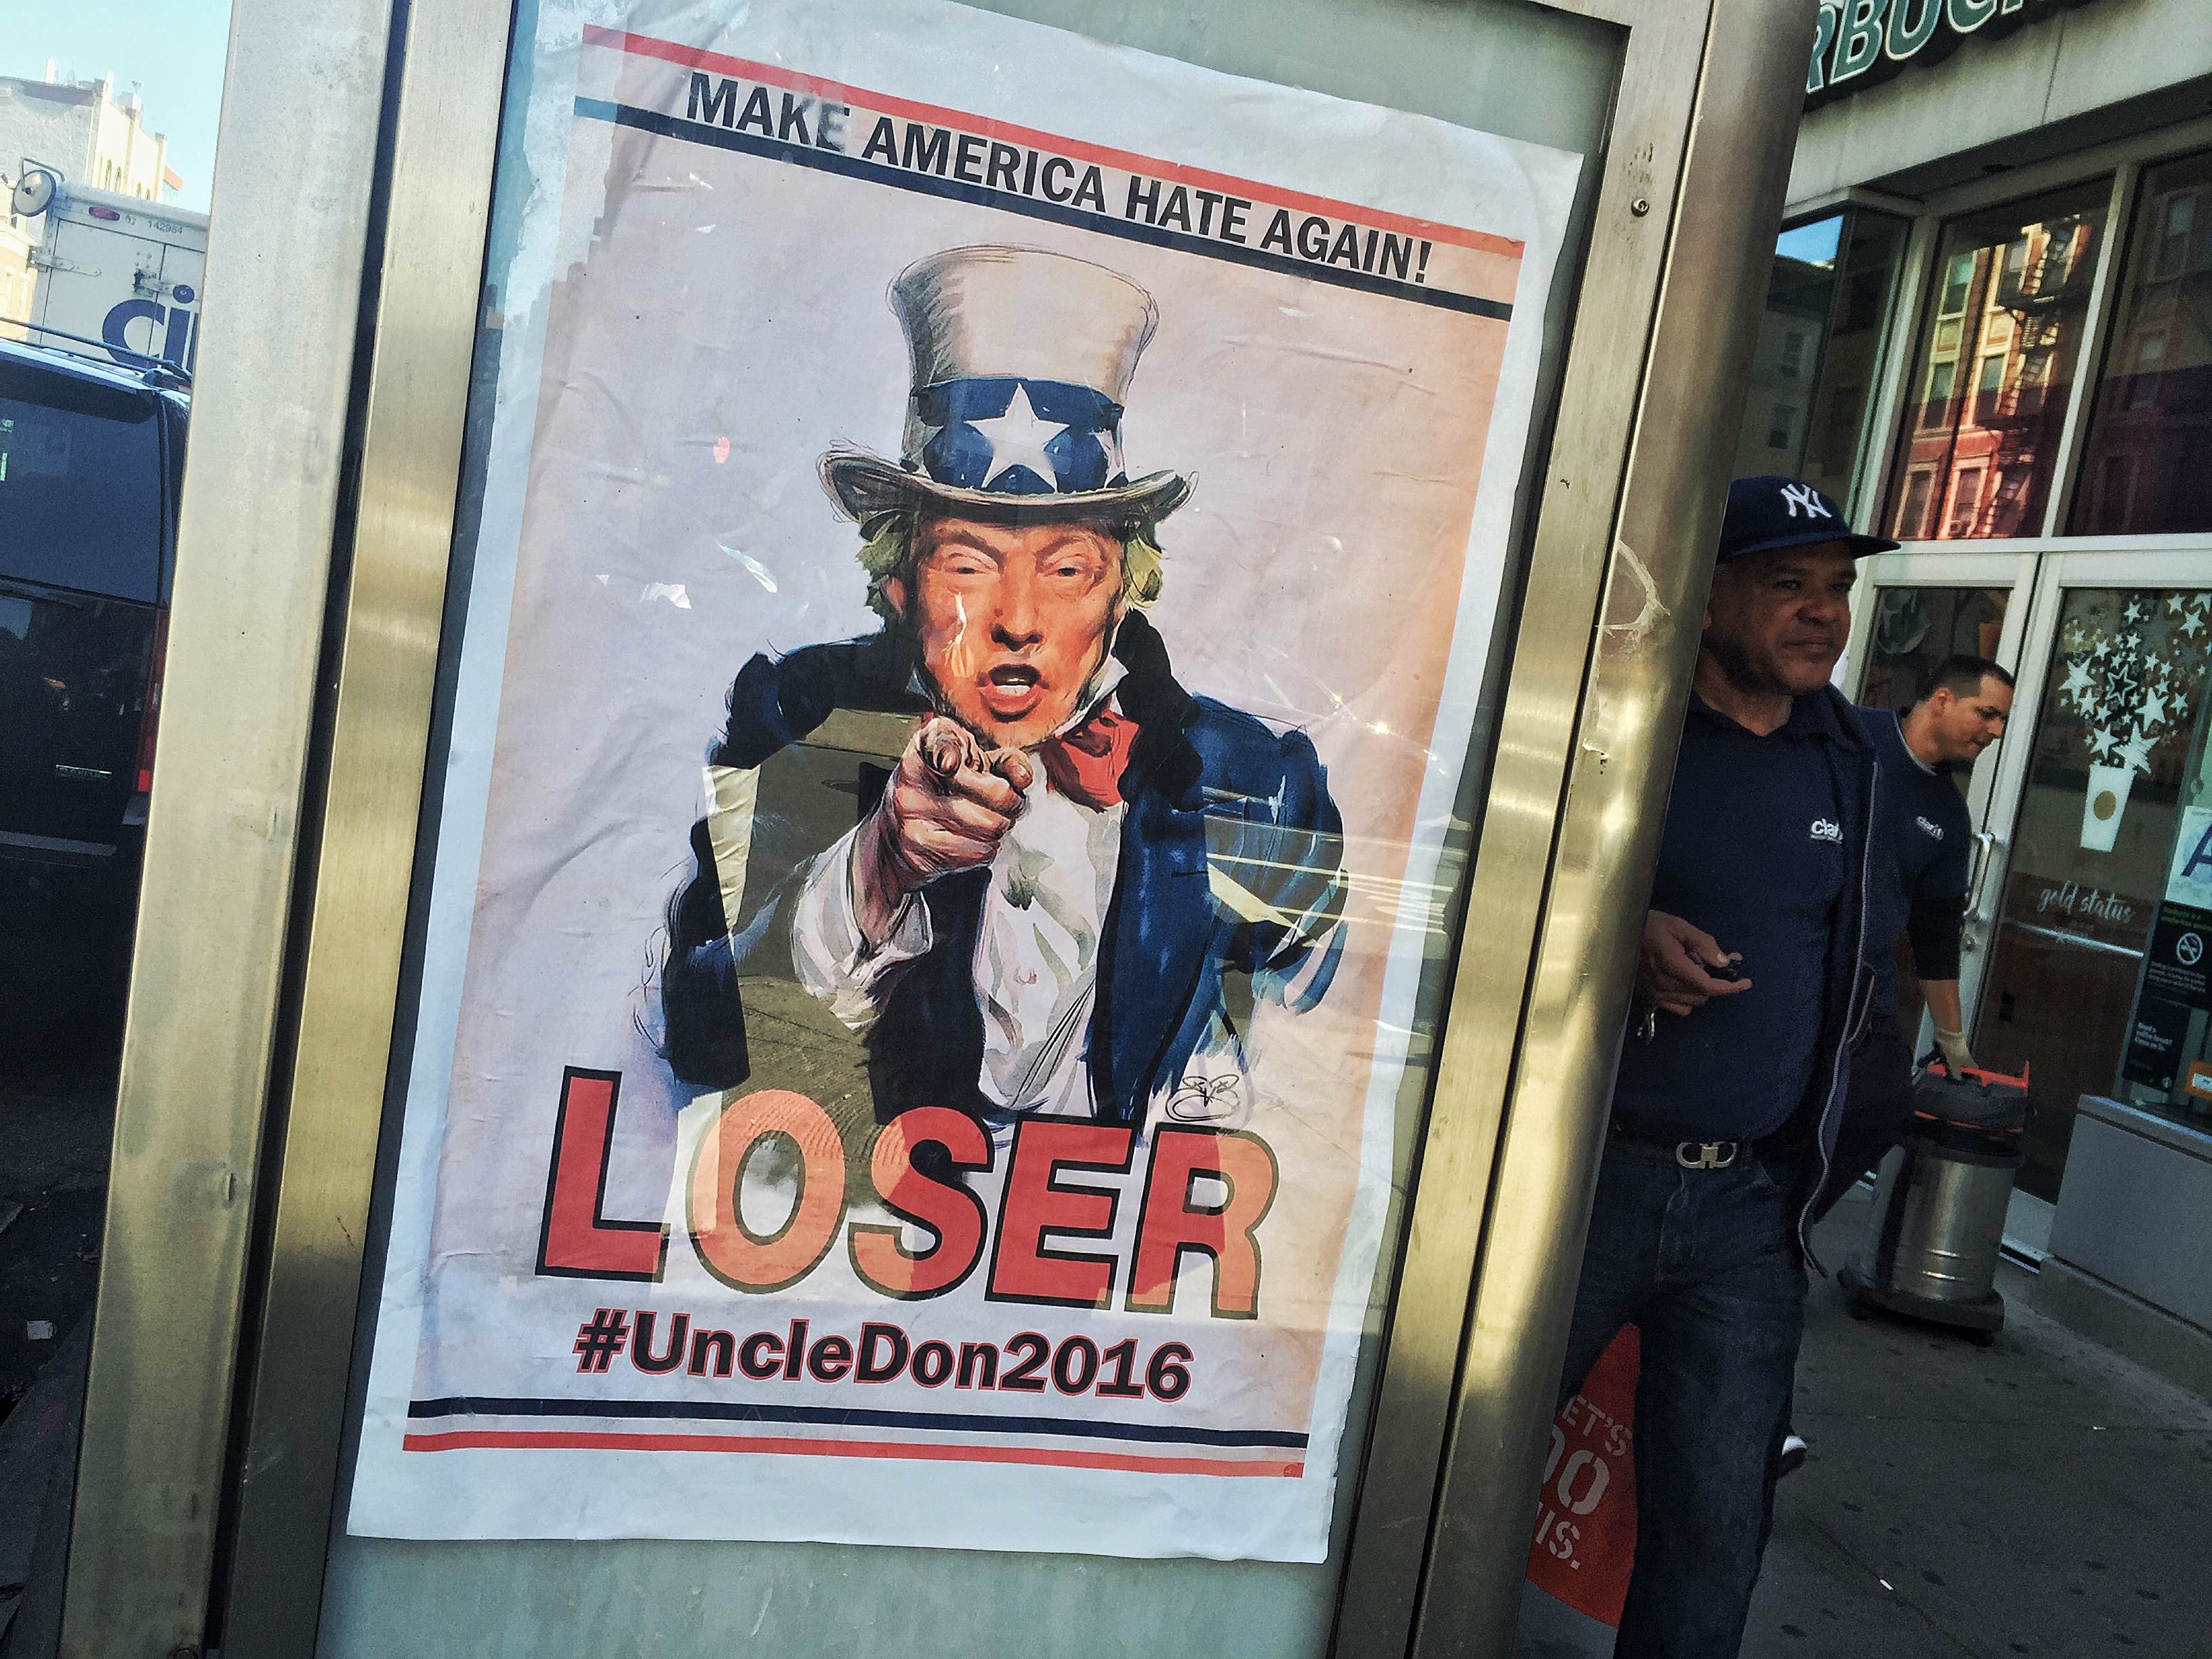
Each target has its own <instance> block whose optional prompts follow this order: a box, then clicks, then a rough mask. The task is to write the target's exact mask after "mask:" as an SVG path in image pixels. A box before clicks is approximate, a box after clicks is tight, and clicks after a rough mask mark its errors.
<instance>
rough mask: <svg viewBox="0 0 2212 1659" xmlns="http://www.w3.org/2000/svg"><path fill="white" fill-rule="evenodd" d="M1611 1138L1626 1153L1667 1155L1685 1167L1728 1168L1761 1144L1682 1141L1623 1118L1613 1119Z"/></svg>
mask: <svg viewBox="0 0 2212 1659" xmlns="http://www.w3.org/2000/svg"><path fill="white" fill-rule="evenodd" d="M1609 1138H1610V1139H1611V1140H1612V1142H1613V1145H1614V1146H1618V1147H1620V1149H1621V1150H1622V1151H1623V1152H1634V1153H1635V1154H1637V1156H1638V1157H1639V1158H1664V1159H1666V1160H1667V1161H1668V1163H1670V1164H1679V1165H1680V1167H1681V1168H1683V1169H1685V1170H1725V1169H1728V1168H1729V1167H1730V1166H1731V1165H1732V1164H1735V1163H1736V1162H1737V1160H1738V1159H1740V1158H1743V1157H1744V1156H1745V1155H1746V1154H1747V1153H1750V1152H1753V1151H1755V1149H1756V1147H1757V1146H1758V1143H1757V1142H1755V1141H1750V1140H1679V1139H1674V1138H1672V1137H1670V1136H1667V1135H1662V1134H1656V1133H1652V1132H1650V1130H1647V1129H1643V1128H1639V1127H1637V1126H1636V1125H1635V1124H1632V1123H1624V1122H1622V1121H1620V1119H1619V1118H1615V1119H1613V1125H1612V1128H1611V1132H1610V1136H1609Z"/></svg>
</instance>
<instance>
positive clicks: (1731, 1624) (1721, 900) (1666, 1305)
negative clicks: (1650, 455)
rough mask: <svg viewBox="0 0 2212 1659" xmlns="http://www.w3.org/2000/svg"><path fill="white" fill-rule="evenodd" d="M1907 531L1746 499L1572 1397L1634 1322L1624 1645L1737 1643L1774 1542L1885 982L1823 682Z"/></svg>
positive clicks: (1853, 776)
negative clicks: (1871, 948)
mask: <svg viewBox="0 0 2212 1659" xmlns="http://www.w3.org/2000/svg"><path fill="white" fill-rule="evenodd" d="M1895 545H1896V544H1895V543H1893V542H1887V541H1883V540H1881V539H1879V538H1875V537H1871V536H1860V535H1854V534H1853V533H1852V532H1850V528H1849V527H1848V526H1847V525H1846V524H1845V522H1844V518H1843V514H1842V512H1841V510H1840V509H1839V508H1838V507H1837V506H1836V504H1835V503H1834V502H1833V501H1830V500H1829V499H1828V498H1827V497H1826V495H1822V494H1820V491H1818V490H1817V489H1813V488H1812V487H1810V486H1809V485H1807V484H1804V483H1798V482H1796V481H1795V480H1792V479H1788V478H1776V477H1760V478H1745V479H1740V480H1738V481H1737V483H1735V484H1734V485H1733V486H1732V487H1731V488H1730V489H1729V504H1728V513H1727V516H1726V518H1725V520H1723V527H1722V532H1721V547H1720V552H1719V556H1718V557H1719V562H1718V565H1717V568H1716V570H1715V572H1714V576H1713V586H1712V594H1711V599H1709V601H1708V602H1707V606H1706V613H1705V630H1704V634H1703V636H1702V638H1701V640H1700V642H1699V653H1698V663H1697V668H1696V671H1695V675H1694V678H1693V679H1692V690H1691V697H1690V707H1689V711H1688V715H1687V718H1686V720H1685V721H1684V723H1683V729H1682V743H1681V749H1680V754H1679V756H1678V757H1677V759H1676V763H1675V769H1674V793H1673V795H1672V797H1671V799H1669V801H1668V807H1667V821H1666V828H1665V832H1664V836H1663V839H1662V842H1661V847H1660V854H1659V866H1658V870H1657V872H1656V877H1655V878H1654V881H1653V884H1652V890H1651V908H1650V912H1649V914H1648V915H1646V917H1645V919H1644V943H1643V953H1642V957H1641V960H1640V962H1639V964H1638V975H1637V988H1638V995H1639V999H1640V1000H1641V1002H1642V1004H1643V1012H1642V1015H1641V1018H1640V1019H1639V1029H1638V1030H1637V1031H1636V1032H1634V1033H1632V1035H1631V1036H1630V1038H1629V1041H1628V1042H1627V1044H1626V1047H1625V1048H1624V1050H1623V1053H1622V1055H1621V1060H1620V1074H1619V1077H1618V1079H1617V1081H1616V1083H1615V1085H1614V1088H1613V1113H1612V1121H1611V1124H1610V1126H1609V1132H1608V1135H1607V1146H1606V1150H1605V1154H1604V1158H1603V1160H1602V1162H1601V1166H1600V1171H1599V1176H1598V1188H1597V1195H1596V1200H1595V1206H1594V1207H1593V1210H1592V1212H1591V1217H1590V1225H1589V1237H1588V1241H1587V1243H1586V1244H1585V1246H1584V1250H1583V1266H1582V1278H1581V1282H1580V1284H1579V1285H1578V1286H1577V1292H1576V1298H1575V1310H1574V1317H1573V1322H1572V1325H1571V1329H1570V1332H1569V1335H1568V1346H1567V1358H1566V1365H1565V1374H1564V1376H1562V1377H1561V1379H1560V1388H1559V1399H1560V1403H1561V1404H1565V1401H1567V1400H1568V1399H1569V1398H1571V1396H1572V1395H1573V1394H1574V1393H1575V1391H1576V1390H1577V1389H1578V1388H1579V1387H1580V1386H1581V1384H1582V1381H1583V1377H1584V1376H1585V1375H1587V1373H1588V1372H1589V1368H1590V1366H1591V1365H1592V1364H1595V1362H1596V1360H1597V1358H1598V1356H1599V1355H1600V1354H1601V1353H1602V1352H1604V1351H1605V1349H1606V1347H1607V1346H1608V1345H1609V1344H1610V1343H1611V1341H1612V1340H1613V1337H1614V1335H1615V1334H1617V1333H1618V1332H1619V1331H1620V1328H1621V1327H1622V1326H1623V1325H1624V1324H1626V1323H1628V1322H1635V1323H1636V1324H1637V1325H1638V1327H1639V1328H1640V1333H1641V1338H1642V1370H1641V1373H1640V1376H1639V1377H1638V1385H1637V1395H1636V1496H1637V1536H1636V1563H1635V1567H1634V1570H1633V1571H1632V1574H1631V1576H1630V1579H1629V1587H1628V1597H1627V1601H1626V1605H1625V1607H1623V1609H1622V1612H1621V1620H1620V1636H1619V1638H1618V1641H1617V1644H1616V1646H1615V1648H1614V1652H1615V1654H1616V1655H1617V1656H1621V1659H1631V1656H1632V1659H1729V1656H1731V1655H1733V1654H1735V1652H1736V1651H1737V1650H1738V1649H1739V1648H1740V1646H1741V1643H1742V1640H1743V1629H1744V1620H1745V1617H1746V1614H1747V1612H1748V1610H1749V1607H1750V1604H1751V1592H1752V1587H1753V1584H1754V1583H1756V1582H1757V1580H1758V1577H1759V1561H1760V1558H1761V1556H1762V1555H1763V1553H1765V1546H1766V1534H1767V1528H1768V1523H1769V1520H1770V1518H1771V1514H1772V1505H1773V1494H1774V1479H1775V1474H1776V1472H1777V1455H1778V1452H1779V1449H1780V1446H1781V1440H1782V1436H1783V1433H1784V1429H1785V1426H1786V1421H1787V1413H1788V1408H1789V1402H1790V1385H1791V1376H1792V1373H1793V1372H1794V1370H1795V1369H1796V1362H1797V1346H1798V1340H1799V1338H1800V1336H1801V1335H1802V1332H1803V1328H1804V1300H1805V1267H1804V1263H1805V1261H1806V1259H1807V1257H1808V1255H1810V1249H1809V1245H1808V1243H1807V1241H1806V1230H1807V1229H1808V1227H1809V1225H1810V1222H1811V1217H1812V1210H1813V1205H1814V1200H1815V1197H1816V1195H1817V1194H1818V1193H1819V1191H1820V1187H1821V1184H1822V1180H1823V1177H1824V1176H1825V1174H1826V1168H1827V1164H1828V1163H1829V1160H1830V1158H1831V1157H1832V1152H1833V1149H1834V1146H1835V1144H1836V1134H1837V1128H1838V1123H1839V1121H1841V1118H1842V1115H1843V1110H1844V1099H1845V1095H1846V1092H1847V1090H1846V1084H1847V1079H1848V1077H1849V1071H1850V1067H1849V1063H1848V1060H1849V1053H1850V1042H1851V1040H1852V1038H1853V1037H1854V1036H1856V1034H1857V1028H1858V1025H1859V1023H1860V1022H1861V1021H1862V1020H1863V1018H1864V1017H1865V1014H1866V1012H1867V1008H1868V998H1869V987H1870V985H1871V982H1872V979H1873V973H1872V970H1871V969H1870V968H1869V966H1868V964H1867V962H1866V959H1865V958H1866V949H1867V936H1868V928H1867V905H1868V864H1869V856H1870V848H1871V840H1872V836H1873V833H1874V826H1875V823H1876V821H1877V805H1876V796H1877V785H1876V780H1875V757H1874V750H1873V748H1872V746H1871V745H1870V744H1869V742H1868V739H1867V737H1866V733H1865V732H1864V731H1863V728H1862V727H1861V726H1860V723H1859V720H1858V717H1857V714H1856V713H1855V712H1854V711H1853V709H1852V708H1851V706H1850V703H1849V702H1847V701H1846V700H1845V699H1844V697H1843V696H1842V695H1841V694H1840V693H1838V691H1837V690H1835V688H1834V687H1833V686H1832V685H1830V684H1828V677H1829V675H1830V673H1831V672H1832V671H1833V670H1834V668H1835V665H1836V661H1837V659H1838V657H1839V656H1840V655H1841V654H1842V653H1843V647H1844V641H1845V639H1846V637H1847V635H1848V633H1849V630H1850V591H1851V586H1852V582H1853V579H1854V574H1855V566H1854V562H1855V561H1856V560H1857V559H1859V558H1862V557H1863V556H1866V555H1867V554H1869V553H1875V552H1880V551H1883V550H1887V549H1889V548H1891V547H1893V546H1895Z"/></svg>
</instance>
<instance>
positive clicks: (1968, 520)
mask: <svg viewBox="0 0 2212 1659" xmlns="http://www.w3.org/2000/svg"><path fill="white" fill-rule="evenodd" d="M1981 504H1982V470H1981V468H1979V467H1978V466H1970V467H1968V468H1967V469H1966V471H1963V472H1961V473H1960V474H1959V477H1958V482H1957V483H1954V484H1953V485H1952V486H1951V523H1950V527H1949V528H1948V529H1947V530H1946V531H1945V532H1943V533H1944V535H1945V536H1946V537H1948V538H1952V539H1954V540H1955V539H1956V538H1960V537H1961V536H1971V535H1972V534H1973V533H1974V531H1973V524H1974V512H1975V509H1976V508H1978V507H1980V506H1981Z"/></svg>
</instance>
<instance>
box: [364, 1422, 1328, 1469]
mask: <svg viewBox="0 0 2212 1659" xmlns="http://www.w3.org/2000/svg"><path fill="white" fill-rule="evenodd" d="M400 1444H401V1446H402V1447H403V1448H404V1449H406V1450H408V1451H478V1450H513V1449H537V1450H550V1451H704V1452H763V1453H768V1454H769V1455H778V1456H784V1457H891V1458H909V1459H914V1460H916V1461H919V1462H936V1463H1045V1464H1052V1465H1054V1466H1056V1467H1059V1468H1075V1469H1127V1470H1130V1471H1133V1472H1134V1473H1137V1474H1214V1475H1230V1476H1245V1477H1250V1476H1255V1475H1259V1476H1268V1477H1273V1478H1277V1479H1283V1480H1297V1479H1298V1478H1299V1477H1300V1476H1301V1475H1303V1474H1305V1472H1306V1466H1305V1464H1304V1462H1274V1461H1267V1462H1259V1461H1254V1462H1237V1461H1236V1460H1234V1459H1231V1458H1209V1457H1140V1456H1137V1455H1133V1454H1130V1453H1127V1452H1085V1451H1060V1450H1057V1449H1054V1448H1052V1447H1048V1446H939V1445H927V1444H919V1443H917V1444H898V1443H891V1442H885V1441H872V1440H788V1439H785V1438H782V1437H780V1436H776V1435H721V1434H612V1433H608V1432H605V1431H597V1430H592V1431H575V1430H560V1429H549V1430H539V1429H455V1430H453V1431H450V1432H448V1433H444V1434H410V1435H409V1436H407V1437H405V1438H404V1440H402V1441H401V1442H400Z"/></svg>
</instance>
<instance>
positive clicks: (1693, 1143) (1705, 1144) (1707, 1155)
mask: <svg viewBox="0 0 2212 1659" xmlns="http://www.w3.org/2000/svg"><path fill="white" fill-rule="evenodd" d="M1739 1150H1740V1148H1739V1147H1738V1146H1737V1144H1736V1143H1735V1141H1733V1140H1678V1141H1676V1142H1675V1143H1674V1162H1675V1163H1677V1164H1680V1165H1681V1166H1682V1167H1683V1168H1684V1169H1686V1170H1725V1169H1727V1168H1728V1166H1729V1164H1733V1163H1735V1158H1736V1153H1737V1152H1738V1151H1739ZM1723 1152H1726V1153H1727V1154H1728V1156H1727V1157H1725V1158H1723V1157H1722V1156H1721V1154H1722V1153H1723Z"/></svg>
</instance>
